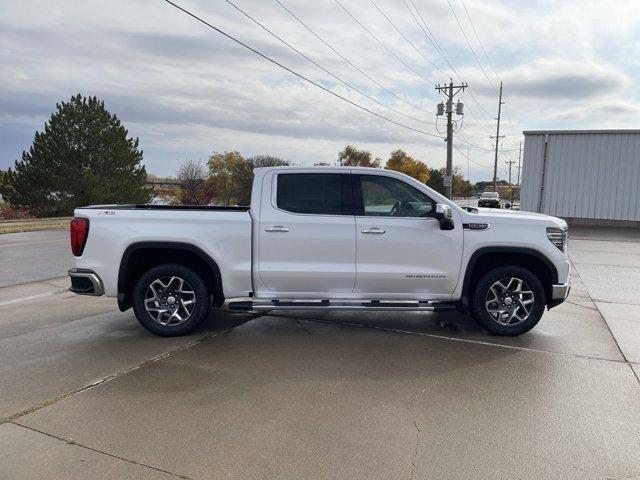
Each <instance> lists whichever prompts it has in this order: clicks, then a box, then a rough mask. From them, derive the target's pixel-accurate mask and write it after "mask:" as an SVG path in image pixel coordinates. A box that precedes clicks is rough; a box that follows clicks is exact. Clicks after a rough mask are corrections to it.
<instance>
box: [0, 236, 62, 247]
mask: <svg viewBox="0 0 640 480" xmlns="http://www.w3.org/2000/svg"><path fill="white" fill-rule="evenodd" d="M68 241H69V239H68V238H59V239H57V240H37V241H35V242H22V243H0V248H5V247H23V246H25V245H38V244H40V243H58V242H68Z"/></svg>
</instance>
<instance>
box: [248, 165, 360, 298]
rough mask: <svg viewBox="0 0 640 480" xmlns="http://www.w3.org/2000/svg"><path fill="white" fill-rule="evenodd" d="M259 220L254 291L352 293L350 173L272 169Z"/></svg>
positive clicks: (270, 293) (310, 294)
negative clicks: (266, 196)
mask: <svg viewBox="0 0 640 480" xmlns="http://www.w3.org/2000/svg"><path fill="white" fill-rule="evenodd" d="M265 182H268V184H270V185H271V189H269V188H266V189H265V186H264V185H263V190H264V191H266V192H271V193H270V195H269V196H268V198H263V199H262V204H261V211H260V218H259V219H258V222H257V228H258V229H259V231H258V232H257V235H258V237H259V241H258V252H257V272H258V279H259V281H258V282H257V285H256V293H257V294H258V296H260V295H264V296H276V295H274V294H277V296H287V295H288V294H290V296H292V297H296V296H299V297H300V296H304V297H315V298H318V297H320V298H326V297H327V293H351V292H352V291H353V285H354V282H355V249H356V238H355V219H354V216H353V213H354V212H353V192H352V184H351V179H350V174H349V173H348V172H345V173H309V172H300V173H295V172H291V171H289V170H276V171H274V172H273V173H272V174H271V175H267V176H265Z"/></svg>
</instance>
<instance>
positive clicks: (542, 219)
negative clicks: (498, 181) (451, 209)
mask: <svg viewBox="0 0 640 480" xmlns="http://www.w3.org/2000/svg"><path fill="white" fill-rule="evenodd" d="M466 217H467V219H468V221H469V222H487V223H491V222H500V223H503V222H504V223H507V222H508V223H514V224H518V223H530V222H536V223H540V224H545V225H547V226H550V227H559V228H567V222H565V221H564V220H563V219H561V218H558V217H552V216H551V215H546V214H544V213H535V212H523V211H520V210H507V209H496V208H482V207H479V208H478V213H470V212H468V213H467V214H466Z"/></svg>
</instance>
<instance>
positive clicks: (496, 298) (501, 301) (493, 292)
mask: <svg viewBox="0 0 640 480" xmlns="http://www.w3.org/2000/svg"><path fill="white" fill-rule="evenodd" d="M534 304H535V296H534V294H533V291H532V290H531V288H530V287H529V285H527V284H526V283H525V281H524V280H522V279H521V278H518V277H505V278H501V279H500V280H498V281H497V282H495V283H494V284H493V285H491V287H489V291H488V292H487V296H486V299H485V308H486V309H487V313H489V315H490V316H491V318H493V320H494V321H496V322H497V323H499V324H500V325H508V326H512V325H518V324H520V323H522V322H524V321H526V320H527V318H529V315H531V311H532V309H533V306H534Z"/></svg>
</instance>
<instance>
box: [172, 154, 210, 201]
mask: <svg viewBox="0 0 640 480" xmlns="http://www.w3.org/2000/svg"><path fill="white" fill-rule="evenodd" d="M176 179H177V180H178V181H179V182H180V184H181V185H182V188H181V190H180V192H179V193H178V201H179V202H180V203H181V204H183V205H207V204H208V203H209V202H210V201H211V188H210V186H209V184H208V183H207V168H206V167H205V165H204V164H203V163H202V162H201V161H196V160H185V161H184V162H182V163H180V165H179V166H178V171H177V172H176Z"/></svg>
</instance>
